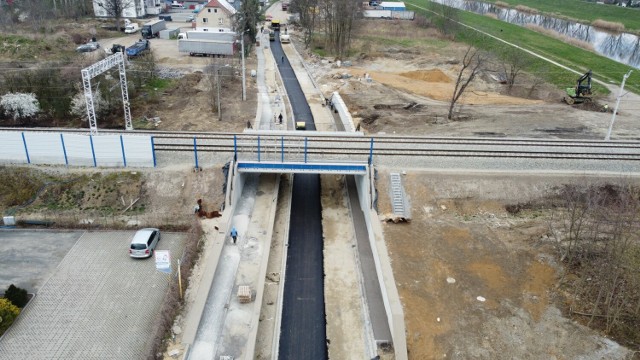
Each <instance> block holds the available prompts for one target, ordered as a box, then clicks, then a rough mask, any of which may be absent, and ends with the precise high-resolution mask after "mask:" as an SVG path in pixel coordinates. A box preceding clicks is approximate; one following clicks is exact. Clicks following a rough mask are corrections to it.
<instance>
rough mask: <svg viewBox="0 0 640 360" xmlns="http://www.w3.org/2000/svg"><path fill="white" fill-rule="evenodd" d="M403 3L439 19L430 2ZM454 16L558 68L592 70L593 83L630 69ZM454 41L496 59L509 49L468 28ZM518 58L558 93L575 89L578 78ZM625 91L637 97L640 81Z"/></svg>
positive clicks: (485, 20)
mask: <svg viewBox="0 0 640 360" xmlns="http://www.w3.org/2000/svg"><path fill="white" fill-rule="evenodd" d="M405 3H406V4H407V7H408V9H409V10H414V11H416V13H418V14H422V15H424V16H426V17H428V18H433V17H434V16H439V15H438V14H437V12H434V11H433V10H432V7H431V6H430V5H429V4H430V2H429V1H426V0H409V1H406V2H405ZM437 8H438V7H436V9H437ZM456 16H457V17H458V21H460V22H461V23H462V24H466V25H469V26H471V27H473V28H474V29H477V30H479V31H482V32H484V33H486V34H488V35H492V36H495V37H497V38H499V39H502V40H504V41H506V42H508V43H511V44H514V45H517V46H519V47H521V48H523V49H526V50H529V51H531V52H534V53H536V54H540V55H543V56H544V57H546V58H548V59H551V60H553V61H555V62H557V63H559V64H561V65H564V66H566V67H568V68H570V69H574V70H575V71H576V72H578V73H580V72H586V71H587V70H589V69H591V70H592V71H593V74H594V75H593V76H594V78H595V79H597V80H601V81H603V82H606V83H615V84H619V83H620V82H621V81H622V77H623V76H624V74H626V73H627V71H629V70H630V69H633V68H632V67H630V66H627V65H624V64H621V63H619V62H616V61H613V60H610V59H608V58H606V57H604V56H600V55H598V54H595V53H593V52H590V51H587V50H583V49H580V48H576V47H574V46H572V45H569V44H567V43H565V42H562V41H560V40H557V39H553V38H550V37H548V36H546V35H543V34H540V33H537V32H535V31H532V30H529V29H527V28H523V27H521V26H518V25H513V24H509V23H506V22H503V21H500V20H496V19H493V18H491V17H488V16H483V15H478V14H474V13H470V12H466V11H458V12H457V15H456ZM455 37H456V40H458V41H463V42H465V43H469V44H473V45H474V46H477V47H481V48H482V49H484V50H487V51H489V52H491V53H493V54H494V55H495V56H496V57H498V58H500V57H503V56H505V55H507V53H506V51H507V50H505V49H508V48H506V47H505V46H504V43H503V42H501V41H499V40H497V39H494V38H491V37H490V36H486V35H482V34H481V33H478V32H470V31H468V29H467V28H464V30H463V28H462V27H461V26H460V29H459V30H458V31H456V33H455ZM519 56H520V57H521V60H522V61H521V62H522V63H523V64H524V65H523V66H524V67H523V70H524V71H525V72H528V73H531V74H538V75H539V76H540V78H542V79H544V80H545V81H547V82H549V83H551V84H553V85H555V86H557V87H558V88H560V89H563V88H566V87H573V86H575V83H576V79H577V78H578V77H577V76H576V73H574V72H571V71H568V70H564V69H561V68H558V67H555V66H553V65H551V64H549V63H548V62H546V61H543V60H541V59H539V58H536V57H534V56H532V55H529V54H526V53H524V52H522V53H521V54H519ZM625 88H626V89H627V90H629V91H632V92H634V93H636V94H640V80H638V79H633V78H631V79H629V81H627V83H626V85H625ZM593 90H594V93H597V94H600V95H606V94H609V90H608V89H607V88H605V87H604V86H601V85H597V84H594V89H593Z"/></svg>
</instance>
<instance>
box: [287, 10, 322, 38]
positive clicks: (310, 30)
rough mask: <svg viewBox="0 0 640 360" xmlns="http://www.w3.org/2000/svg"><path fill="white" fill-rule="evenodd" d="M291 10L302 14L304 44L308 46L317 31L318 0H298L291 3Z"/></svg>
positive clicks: (301, 23)
mask: <svg viewBox="0 0 640 360" xmlns="http://www.w3.org/2000/svg"><path fill="white" fill-rule="evenodd" d="M291 12H293V13H297V14H299V16H300V25H301V27H302V28H303V29H304V44H305V46H307V47H308V46H309V44H311V40H312V39H313V34H314V31H315V26H316V17H317V16H316V15H317V13H318V0H296V1H294V2H292V3H291Z"/></svg>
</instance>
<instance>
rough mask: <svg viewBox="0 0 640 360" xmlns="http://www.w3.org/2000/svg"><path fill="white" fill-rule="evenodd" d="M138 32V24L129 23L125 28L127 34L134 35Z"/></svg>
mask: <svg viewBox="0 0 640 360" xmlns="http://www.w3.org/2000/svg"><path fill="white" fill-rule="evenodd" d="M138 30H140V26H138V23H134V22H132V23H129V24H127V25H126V26H125V27H124V33H125V34H134V33H136V32H138Z"/></svg>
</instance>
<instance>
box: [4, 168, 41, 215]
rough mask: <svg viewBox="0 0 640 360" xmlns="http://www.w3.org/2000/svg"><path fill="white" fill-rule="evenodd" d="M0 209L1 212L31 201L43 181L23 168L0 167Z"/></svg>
mask: <svg viewBox="0 0 640 360" xmlns="http://www.w3.org/2000/svg"><path fill="white" fill-rule="evenodd" d="M0 184H2V186H0V208H1V209H2V210H3V212H4V211H5V210H6V209H8V208H10V207H13V206H16V205H20V204H24V203H25V202H27V201H29V200H31V199H32V198H33V197H34V196H35V195H36V192H37V191H38V189H40V187H42V185H44V181H43V180H42V179H40V178H39V177H38V176H33V174H32V171H31V170H29V169H24V168H14V167H0Z"/></svg>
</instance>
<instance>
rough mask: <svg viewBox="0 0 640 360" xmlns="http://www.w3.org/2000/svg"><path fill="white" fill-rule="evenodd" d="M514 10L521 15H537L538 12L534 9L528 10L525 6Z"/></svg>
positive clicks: (519, 6)
mask: <svg viewBox="0 0 640 360" xmlns="http://www.w3.org/2000/svg"><path fill="white" fill-rule="evenodd" d="M516 10H518V11H520V12H523V13H528V14H537V13H538V10H536V9H534V8H530V7H528V6H525V5H518V6H516Z"/></svg>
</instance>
